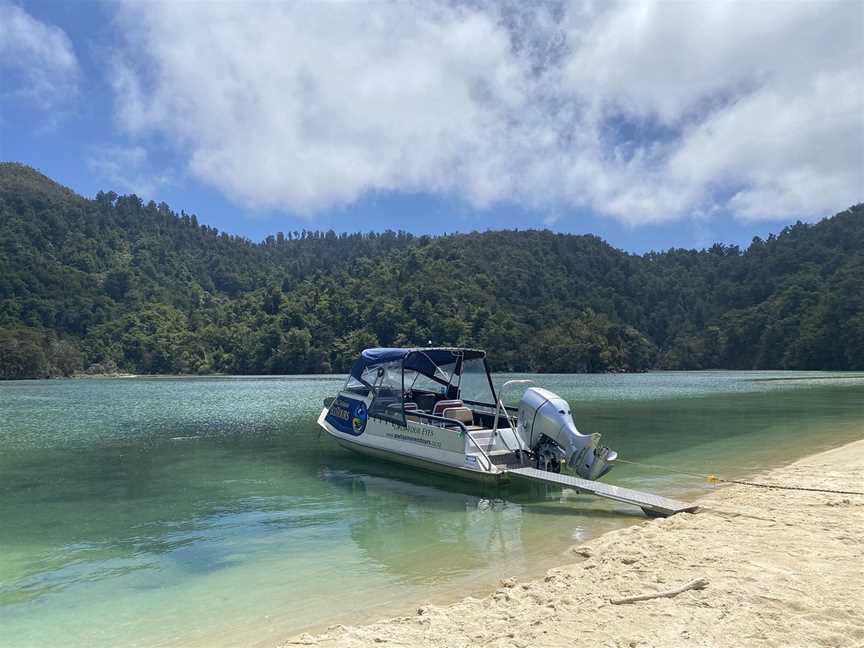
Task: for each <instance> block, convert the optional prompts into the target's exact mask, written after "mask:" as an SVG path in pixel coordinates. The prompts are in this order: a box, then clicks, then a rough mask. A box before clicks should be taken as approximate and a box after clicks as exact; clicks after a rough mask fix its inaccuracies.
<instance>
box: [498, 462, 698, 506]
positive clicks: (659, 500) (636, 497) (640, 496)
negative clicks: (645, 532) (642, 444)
mask: <svg viewBox="0 0 864 648" xmlns="http://www.w3.org/2000/svg"><path fill="white" fill-rule="evenodd" d="M507 474H508V475H511V476H513V477H521V478H523V479H529V480H533V481H539V482H543V483H545V484H553V485H555V486H563V487H566V488H573V489H575V490H576V491H578V492H579V493H586V494H588V495H597V496H598V497H605V498H607V499H611V500H615V501H616V502H624V503H625V504H633V505H634V506H638V507H639V508H641V509H642V510H643V511H645V513H646V514H647V515H650V516H658V517H666V516H669V515H674V514H675V513H684V512H687V513H691V512H693V511H695V510H696V509H697V508H698V507H697V506H696V505H695V504H687V503H686V502H679V501H678V500H674V499H669V498H668V497H662V496H660V495H652V494H651V493H643V492H642V491H637V490H633V489H631V488H622V487H620V486H613V485H612V484H604V483H603V482H597V481H591V480H590V479H581V478H579V477H573V476H571V475H562V474H560V473H553V472H548V471H545V470H538V469H537V468H509V469H507Z"/></svg>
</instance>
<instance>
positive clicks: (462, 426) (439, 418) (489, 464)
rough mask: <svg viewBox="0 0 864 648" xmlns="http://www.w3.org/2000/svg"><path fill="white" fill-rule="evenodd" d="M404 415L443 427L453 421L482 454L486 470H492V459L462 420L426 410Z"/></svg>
mask: <svg viewBox="0 0 864 648" xmlns="http://www.w3.org/2000/svg"><path fill="white" fill-rule="evenodd" d="M409 412H410V413H409ZM405 416H406V417H408V416H417V417H419V418H426V419H430V420H432V421H436V422H439V423H444V427H447V426H448V425H452V424H453V423H455V424H456V425H457V426H458V427H459V429H460V431H461V432H462V434H464V435H465V436H466V437H468V438H469V439H470V440H471V443H472V444H474V447H475V448H477V449H478V450H479V451H480V454H481V455H483V460H484V461H485V462H486V466H485V468H486V471H487V472H492V467H493V466H494V464H493V463H492V460H491V459H490V458H489V455H488V454H486V451H485V450H484V449H483V448H482V447H480V444H479V443H477V439H475V438H474V435H473V434H471V431H470V430H469V429H468V428H467V427H465V424H464V423H462V421H457V420H456V419H448V418H445V417H443V416H435V415H434V414H427V413H426V412H420V411H417V410H409V411H408V412H406V413H405Z"/></svg>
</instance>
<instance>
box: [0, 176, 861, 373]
mask: <svg viewBox="0 0 864 648" xmlns="http://www.w3.org/2000/svg"><path fill="white" fill-rule="evenodd" d="M429 341H431V342H432V343H434V344H436V345H437V344H453V345H466V346H474V347H481V348H485V349H487V350H488V351H489V352H490V360H491V362H492V365H493V368H494V369H495V370H498V371H504V370H520V371H521V370H536V371H562V372H572V371H641V370H646V369H652V368H675V369H700V368H741V369H750V368H795V369H858V370H861V369H864V205H858V206H856V207H852V208H851V209H849V210H847V211H845V212H842V213H840V214H837V215H836V216H833V217H831V218H826V219H825V220H823V221H821V222H820V223H818V224H815V225H805V224H797V225H795V226H793V227H788V228H786V229H784V230H783V231H782V232H781V233H780V234H779V235H777V236H773V235H772V236H770V237H769V238H768V240H760V239H755V240H754V241H753V243H752V245H750V247H749V248H748V249H746V250H741V249H739V248H738V247H735V246H731V247H730V246H724V245H715V246H713V247H712V248H710V249H708V250H701V251H695V250H670V251H668V252H663V253H650V254H646V255H643V256H637V255H631V254H626V253H624V252H622V251H620V250H616V249H614V248H612V247H611V246H609V245H608V244H606V243H605V242H603V241H602V240H600V239H599V238H597V237H594V236H574V235H567V234H555V233H552V232H548V231H501V232H482V233H471V234H457V235H451V236H442V237H428V236H420V237H417V236H412V235H410V234H406V233H404V232H384V233H380V234H375V233H368V234H351V235H346V234H335V233H334V232H309V231H304V232H288V233H285V234H281V233H280V234H277V235H275V236H273V237H268V238H267V240H266V241H264V242H262V243H252V242H251V241H248V240H246V239H243V238H240V237H236V236H230V235H228V234H226V233H224V232H219V231H217V230H216V229H214V228H211V227H208V226H206V225H201V224H199V223H198V222H197V220H196V218H195V216H191V215H188V214H185V213H180V214H177V213H175V212H172V211H171V209H170V208H169V207H168V206H167V205H165V204H159V205H157V204H155V203H152V202H151V203H148V204H144V203H143V202H142V201H141V200H140V199H139V198H137V197H136V196H117V195H116V194H114V193H100V194H98V195H97V196H96V198H95V199H94V200H88V199H84V198H82V197H80V196H78V195H76V194H74V193H73V192H71V191H69V190H68V189H65V188H63V187H61V186H59V185H58V184H56V183H54V182H53V181H51V180H50V179H48V178H46V177H45V176H43V175H41V174H39V173H38V172H36V171H34V170H33V169H30V168H28V167H25V166H22V165H18V164H2V165H0V377H2V378H21V377H30V376H34V377H38V376H47V375H68V374H70V373H74V372H78V371H82V370H83V371H86V370H89V371H91V372H106V371H116V370H120V371H128V372H135V373H211V372H220V373H232V374H261V373H314V372H331V371H345V370H346V369H347V367H348V366H349V364H350V362H351V360H352V359H353V358H354V356H355V355H356V354H357V353H358V352H359V350H360V349H362V348H364V347H370V346H377V345H381V346H398V345H425V344H426V343H427V342H429Z"/></svg>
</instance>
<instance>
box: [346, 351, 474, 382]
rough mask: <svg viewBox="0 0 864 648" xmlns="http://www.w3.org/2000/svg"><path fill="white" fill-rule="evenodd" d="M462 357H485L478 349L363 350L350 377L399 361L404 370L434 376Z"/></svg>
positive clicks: (356, 376)
mask: <svg viewBox="0 0 864 648" xmlns="http://www.w3.org/2000/svg"><path fill="white" fill-rule="evenodd" d="M460 356H461V357H462V359H463V360H476V359H480V358H485V357H486V352H485V351H481V350H480V349H459V348H455V347H436V348H414V349H399V348H390V347H377V348H374V349H364V350H363V352H362V353H361V354H360V357H359V358H357V360H355V361H354V364H353V365H351V375H352V376H354V377H355V378H357V379H359V378H360V377H361V376H362V375H363V372H364V371H366V370H367V369H368V368H369V367H377V366H378V365H383V364H387V363H391V362H396V361H401V362H402V367H403V369H405V370H413V371H416V372H418V373H421V374H425V375H428V376H433V375H435V372H436V370H437V368H438V367H439V366H440V365H446V364H449V363H452V362H455V361H456V358H458V357H460Z"/></svg>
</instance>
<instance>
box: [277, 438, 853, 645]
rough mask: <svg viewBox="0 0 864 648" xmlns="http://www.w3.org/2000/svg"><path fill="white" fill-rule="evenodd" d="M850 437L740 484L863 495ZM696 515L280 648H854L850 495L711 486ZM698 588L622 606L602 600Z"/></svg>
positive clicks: (615, 535) (614, 536) (613, 534)
mask: <svg viewBox="0 0 864 648" xmlns="http://www.w3.org/2000/svg"><path fill="white" fill-rule="evenodd" d="M862 475H864V438H862V439H860V440H858V441H853V442H851V443H848V444H845V445H842V446H839V447H836V448H833V449H830V450H826V451H822V452H818V453H815V454H812V455H808V456H805V457H803V458H801V459H798V460H796V461H794V462H792V463H790V464H787V465H785V466H782V467H778V468H775V469H772V470H769V471H762V472H759V473H756V474H755V475H753V477H752V479H753V481H756V482H760V483H769V484H777V485H781V484H786V485H796V484H797V485H802V486H807V487H813V488H826V489H837V490H853V491H862V490H864V479H862ZM695 503H697V504H699V506H700V510H699V512H697V513H696V514H686V513H685V514H678V515H675V516H672V517H670V518H663V519H654V520H645V521H643V522H641V523H639V524H635V525H629V526H625V527H623V528H621V529H617V530H614V531H609V532H607V533H605V534H603V535H600V536H598V537H596V538H593V539H591V540H589V541H587V542H585V543H582V544H578V545H576V546H574V547H572V548H571V549H570V555H571V556H572V557H573V559H574V560H576V561H577V562H571V563H569V564H565V565H561V566H558V567H553V568H552V569H549V570H548V571H547V572H546V575H545V577H541V578H534V579H528V580H525V581H517V580H516V579H514V578H508V579H505V580H503V581H501V582H500V584H499V587H498V588H497V589H495V590H494V591H493V592H491V593H490V594H488V595H487V596H484V597H480V598H474V597H467V598H464V599H462V600H459V601H456V602H453V603H449V604H446V605H431V604H425V605H420V606H418V608H417V611H416V613H415V614H414V615H412V616H402V617H394V618H389V619H385V620H382V621H378V622H374V623H370V624H364V625H356V626H343V625H335V626H331V627H330V628H329V629H328V630H327V631H325V632H323V633H316V634H309V633H303V634H300V635H298V636H295V637H293V638H286V639H287V640H283V641H282V642H281V643H278V644H276V645H278V646H279V647H280V648H287V647H289V646H297V645H309V646H320V647H325V648H360V647H361V646H368V645H373V644H386V645H390V646H459V647H462V646H480V645H484V646H496V647H502V648H503V647H505V646H507V647H510V646H518V647H528V646H532V647H533V646H549V647H559V646H560V647H564V646H572V645H574V644H577V643H587V644H588V645H592V646H593V645H600V646H626V647H628V648H630V647H633V648H636V647H645V646H673V647H675V646H682V647H683V646H730V647H732V646H741V645H749V646H781V645H782V646H802V647H803V646H813V645H824V646H838V647H844V646H857V645H861V643H862V642H864V618H861V615H860V614H859V612H858V610H859V607H860V601H861V600H864V580H862V578H861V574H862V572H861V567H860V565H862V564H864V542H862V541H861V538H860V530H861V529H862V528H864V496H862V495H841V494H834V493H824V492H811V491H796V490H774V489H765V488H755V487H750V486H743V485H722V486H718V487H717V488H716V490H714V491H712V492H711V493H709V494H707V495H704V496H702V497H700V498H698V499H697V500H695ZM699 578H704V579H706V580H707V581H708V585H707V587H706V588H705V589H703V590H693V591H686V592H683V593H681V594H679V595H677V596H675V597H674V598H659V599H653V600H648V601H642V602H638V603H633V604H629V605H613V604H612V603H610V599H615V598H623V597H627V596H632V595H640V594H651V593H655V594H656V593H658V592H662V591H666V590H672V589H676V588H678V587H681V586H683V585H685V584H686V583H688V582H691V581H693V580H694V579H699Z"/></svg>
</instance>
